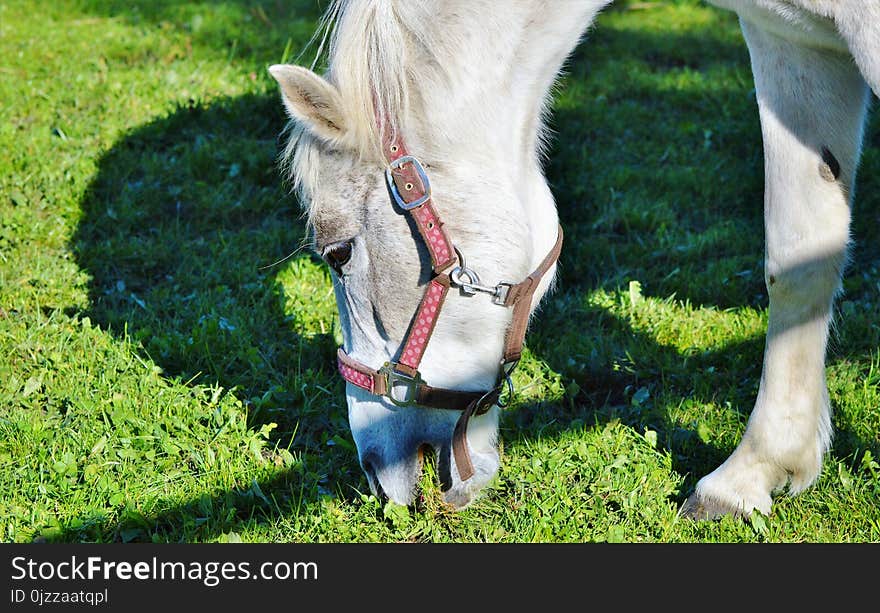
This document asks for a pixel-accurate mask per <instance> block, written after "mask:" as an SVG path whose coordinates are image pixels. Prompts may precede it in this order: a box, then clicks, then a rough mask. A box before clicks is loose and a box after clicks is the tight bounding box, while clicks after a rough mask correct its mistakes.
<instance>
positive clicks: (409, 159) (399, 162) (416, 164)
mask: <svg viewBox="0 0 880 613" xmlns="http://www.w3.org/2000/svg"><path fill="white" fill-rule="evenodd" d="M404 164H412V165H413V168H415V169H416V174H418V175H419V179H420V180H421V181H422V185H423V186H424V188H425V195H424V196H422V197H421V198H419V199H418V200H413V201H412V202H407V201H406V200H404V199H403V196H401V195H400V192H399V191H398V190H397V185H395V183H394V176H393V175H392V174H391V171H392V170H395V169H397V168H400V167H401V166H403V165H404ZM385 181H386V182H387V183H388V190H389V191H390V192H391V197H392V198H394V202H396V203H397V206H399V207H400V208H402V209H403V210H404V211H409V210H412V209H414V208H416V207H419V206H422V205H423V204H425V203H426V202H427V201H428V200H430V199H431V182H430V181H428V174H427V173H426V172H425V167H424V166H422V163H421V162H420V161H419V160H418V159H417V158H415V157H413V156H411V155H403V156H401V157H399V158H397V159H396V160H394V161H393V162H391V163H390V164H389V165H388V168H386V169H385Z"/></svg>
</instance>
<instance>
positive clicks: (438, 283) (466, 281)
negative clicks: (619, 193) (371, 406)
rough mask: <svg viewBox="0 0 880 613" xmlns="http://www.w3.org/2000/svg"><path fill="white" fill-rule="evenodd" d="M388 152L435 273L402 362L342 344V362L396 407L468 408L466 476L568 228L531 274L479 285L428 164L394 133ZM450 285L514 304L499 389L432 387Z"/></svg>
mask: <svg viewBox="0 0 880 613" xmlns="http://www.w3.org/2000/svg"><path fill="white" fill-rule="evenodd" d="M384 150H385V157H386V159H387V160H388V169H387V170H386V179H387V182H388V191H389V194H390V196H391V199H392V201H393V203H394V204H396V205H397V206H398V207H400V208H401V209H403V210H404V211H406V212H407V213H408V214H409V215H410V217H411V218H412V219H413V221H414V222H415V225H416V228H417V229H418V232H419V235H420V236H421V238H422V240H423V241H424V243H425V245H426V246H427V248H428V253H429V254H430V256H431V267H432V270H433V273H434V276H433V278H432V279H431V281H430V282H429V283H428V284H427V286H426V287H425V293H424V295H423V296H422V300H421V302H420V303H419V306H418V308H417V309H416V312H415V315H413V318H412V321H411V322H410V327H409V330H408V331H407V333H406V336H405V337H404V339H403V342H402V343H401V346H400V350H399V355H398V358H397V361H396V362H386V363H385V365H384V366H382V368H380V369H378V370H376V369H373V368H370V367H369V366H366V365H364V364H362V363H360V362H358V361H357V360H355V359H353V358H351V357H350V356H349V355H348V354H347V353H346V352H345V350H344V349H343V348H342V347H340V348H339V350H338V351H337V366H338V369H339V373H340V374H341V375H342V377H343V378H344V379H345V380H346V381H348V382H349V383H351V384H352V385H356V386H357V387H360V388H361V389H364V390H366V391H368V392H370V393H371V394H375V395H377V396H383V397H385V398H388V399H389V400H390V401H391V402H392V403H394V404H395V405H397V406H401V407H408V406H420V407H428V408H434V409H449V410H455V411H461V412H462V413H461V416H460V417H459V419H458V422H457V423H456V424H455V430H454V431H453V435H452V453H453V457H454V458H455V464H456V466H457V467H458V474H459V477H460V478H461V480H462V481H467V480H468V479H470V478H471V477H472V476H473V475H474V466H473V463H472V462H471V458H470V453H469V452H468V447H467V426H468V422H469V420H470V418H471V417H472V416H473V415H482V414H483V413H485V412H487V411H488V410H489V409H490V408H491V407H492V406H493V405H495V404H497V403H498V401H499V399H500V397H501V390H502V387H503V385H504V383H505V381H508V382H509V377H510V373H511V372H513V369H514V368H515V367H516V365H517V363H518V362H519V359H520V357H521V355H522V349H523V344H524V342H525V336H526V329H527V328H528V324H529V316H530V315H531V310H532V309H531V307H532V298H533V296H534V294H535V291H536V290H537V289H538V286H539V285H540V283H541V279H542V278H543V277H544V275H545V274H547V271H549V270H550V268H552V267H553V265H554V264H555V263H556V261H557V260H558V259H559V254H560V252H561V251H562V226H559V231H558V235H557V238H556V243H555V244H554V245H553V248H552V249H551V250H550V252H549V253H548V254H547V255H546V256H545V257H544V259H543V260H542V261H541V263H540V265H539V266H538V267H537V268H536V269H535V270H534V272H532V274H530V275H529V276H528V277H526V278H525V279H523V280H522V281H520V282H519V283H516V284H509V283H500V284H498V285H496V286H494V287H486V286H483V285H480V281H479V277H477V275H476V274H475V273H474V272H473V271H472V270H470V269H468V268H467V267H466V266H465V263H464V261H463V258H462V257H461V254H460V253H458V252H457V251H456V249H455V248H454V246H453V244H452V241H451V240H450V239H449V236H448V235H447V233H446V231H445V230H444V228H443V222H442V221H441V220H440V216H439V215H438V214H437V211H436V209H435V208H434V205H433V203H432V201H431V188H430V183H429V181H428V177H427V174H426V173H425V170H424V167H423V166H422V164H421V163H420V162H419V161H418V160H417V159H416V158H414V157H412V156H411V155H409V154H408V153H407V151H406V147H405V145H404V143H403V141H402V139H399V138H397V139H387V140H386V142H385V143H384ZM450 287H457V288H459V289H460V291H461V292H462V293H464V294H468V295H474V294H476V293H478V292H479V293H486V294H490V295H491V296H492V301H493V302H494V303H495V304H497V305H499V306H503V307H506V308H513V317H512V319H511V323H510V327H509V328H508V329H507V334H506V336H505V339H504V353H503V357H502V359H501V362H500V365H499V374H498V379H497V381H496V384H495V387H493V388H492V389H490V390H488V391H477V392H465V391H460V390H451V389H445V388H438V387H431V386H430V385H428V384H427V383H425V382H424V381H423V380H422V378H421V375H420V374H419V370H418V368H419V364H420V363H421V360H422V356H423V355H424V352H425V349H426V347H427V346H428V341H429V340H430V339H431V335H432V334H433V332H434V327H435V326H436V324H437V319H438V318H439V316H440V311H441V310H442V307H443V303H444V301H445V299H446V295H447V293H448V292H449V288H450Z"/></svg>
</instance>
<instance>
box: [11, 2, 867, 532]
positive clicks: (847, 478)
mask: <svg viewBox="0 0 880 613" xmlns="http://www.w3.org/2000/svg"><path fill="white" fill-rule="evenodd" d="M637 5H638V6H637V7H635V6H631V4H630V3H626V2H619V3H617V4H616V5H615V6H614V7H613V8H611V9H609V10H607V11H606V12H604V13H603V14H602V16H601V17H600V19H599V21H598V23H597V25H596V27H595V28H594V29H593V30H592V31H591V32H590V35H589V37H588V39H587V41H586V42H585V43H584V44H583V45H582V46H581V47H580V48H579V49H578V50H577V52H576V53H575V56H574V57H573V58H572V61H571V62H570V64H569V66H568V73H567V76H566V77H565V78H564V79H563V80H562V82H561V84H560V88H559V92H558V94H557V97H556V107H555V109H556V112H555V115H554V118H553V120H552V123H553V127H554V128H555V129H556V130H557V131H558V136H557V138H556V140H555V142H554V145H553V147H552V150H551V152H550V156H549V159H548V164H547V171H548V177H549V179H550V182H551V184H552V186H553V189H554V192H555V194H556V198H557V202H558V206H559V210H560V215H561V218H562V222H563V225H564V226H565V229H566V237H567V238H566V245H565V249H564V253H563V257H562V261H561V275H560V283H559V290H558V291H557V293H555V294H554V295H552V296H551V297H549V298H548V299H547V300H546V301H545V303H544V305H543V307H542V311H541V314H540V315H539V317H538V318H537V319H536V321H535V325H534V326H533V329H532V331H531V332H530V335H529V338H528V345H529V348H528V351H527V352H526V355H525V357H524V359H523V362H522V364H521V367H520V369H519V370H518V371H517V372H516V373H515V377H514V383H515V384H516V387H517V390H518V393H517V396H516V398H515V399H514V402H513V404H512V406H511V408H510V409H509V410H508V411H506V412H505V413H504V414H503V416H502V429H501V445H502V468H501V472H500V474H499V477H498V479H497V480H496V481H495V482H494V483H492V484H491V485H490V486H489V487H488V488H487V491H486V493H485V495H484V496H483V497H482V498H481V499H480V500H478V501H477V502H476V503H474V504H473V505H472V506H471V507H469V508H468V509H467V510H465V511H463V512H459V513H454V512H450V511H448V510H447V509H444V508H443V507H442V505H441V504H440V495H439V491H438V488H437V485H436V479H435V475H434V474H433V467H432V466H431V465H430V463H429V465H428V467H427V469H426V472H425V475H424V477H423V480H422V485H423V493H422V495H421V496H420V497H419V499H418V500H417V502H416V503H415V504H414V505H413V506H412V507H411V508H403V507H397V506H395V505H391V504H388V505H386V504H383V503H382V502H380V501H378V500H376V499H375V498H374V497H372V496H370V495H369V490H368V488H367V484H366V480H365V478H364V477H363V475H362V474H361V472H360V469H359V467H358V465H357V460H356V455H355V449H354V444H353V442H352V440H351V436H350V434H349V431H348V427H347V415H346V407H345V403H344V398H343V389H342V385H341V383H340V381H339V379H338V377H336V376H335V374H334V357H333V356H334V352H335V346H336V344H337V343H338V341H339V329H338V321H337V316H336V310H335V302H334V298H333V294H332V291H331V287H330V280H329V275H328V273H327V271H326V269H325V268H324V267H323V265H322V264H321V263H320V261H319V260H318V259H317V258H315V257H314V256H313V255H311V254H309V253H308V251H307V250H304V249H302V245H303V243H304V234H305V228H304V225H303V221H302V217H301V211H300V209H299V205H298V203H297V202H296V201H295V199H294V198H293V197H292V196H291V195H289V194H288V193H286V191H285V187H284V185H283V183H282V178H281V175H280V173H279V171H278V169H277V167H276V157H277V154H278V150H279V149H278V147H279V143H278V141H277V138H278V134H279V132H280V131H281V129H282V127H283V126H284V122H285V118H284V115H283V111H282V108H281V104H280V100H279V98H278V95H277V93H276V89H275V85H274V83H273V82H272V81H271V79H270V78H269V77H268V75H267V74H266V71H265V68H266V66H268V65H269V64H272V63H276V62H280V61H295V60H296V59H297V56H298V55H299V53H300V51H302V50H303V49H304V47H305V45H306V42H307V41H308V40H309V38H310V37H311V35H312V32H313V31H314V27H315V25H316V22H317V19H318V16H319V11H320V9H321V8H322V6H321V5H320V4H318V3H314V2H311V1H302V2H291V3H272V2H259V1H257V0H228V1H219V2H211V3H201V2H192V3H191V2H176V1H171V0H162V1H153V0H151V1H146V0H144V1H141V2H121V1H115V0H65V1H61V2H43V1H40V2H26V1H24V0H13V1H10V2H6V3H3V4H2V5H0V57H2V58H3V60H2V61H0V76H2V77H3V78H2V79H0V119H2V121H0V146H2V148H3V151H4V155H3V156H0V492H2V493H0V540H5V541H31V540H61V541H80V540H82V541H93V540H94V541H114V540H115V541H157V542H166V541H172V542H174V541H187V542H189V541H218V540H219V541H238V540H243V541H458V542H463V541H493V542H495V541H497V542H509V541H517V542H519V541H700V542H710V541H878V540H880V510H878V509H880V507H878V505H877V500H878V497H880V467H878V464H877V462H878V458H880V447H878V443H877V441H878V436H880V434H878V432H880V431H878V424H880V412H878V411H880V374H878V373H880V357H878V347H880V324H878V322H877V318H876V312H877V304H878V303H880V300H878V294H880V273H878V268H880V250H878V247H877V245H878V244H880V241H878V237H877V228H878V227H880V224H878V221H880V217H878V213H877V211H880V206H878V204H880V203H878V198H877V195H876V194H877V193H880V189H878V185H877V179H876V177H877V176H880V173H878V170H880V156H878V148H877V145H878V144H880V125H878V123H877V121H874V122H873V123H872V124H871V126H869V130H868V144H869V146H868V147H867V149H866V153H865V158H864V160H863V163H862V167H861V175H860V180H859V186H858V190H857V194H858V200H857V204H856V220H855V224H854V232H853V234H854V239H855V241H856V242H855V248H854V251H853V255H854V260H853V265H852V267H851V271H850V274H849V275H848V276H847V279H846V282H845V293H844V296H843V298H842V300H841V301H840V305H839V311H840V317H839V319H838V324H837V329H836V335H835V340H834V342H833V346H832V348H831V350H830V353H829V368H828V382H829V390H830V393H831V398H832V402H833V404H834V410H835V413H834V421H835V427H836V429H837V435H836V438H835V444H834V448H833V449H832V452H831V454H829V456H828V457H827V459H826V462H825V470H824V472H823V475H822V477H821V479H820V480H819V482H818V483H817V484H816V486H815V487H813V488H812V489H811V490H810V491H808V492H807V493H805V494H804V495H802V496H800V497H798V498H796V499H789V498H784V497H783V498H780V499H779V500H778V502H777V504H776V505H775V507H774V510H773V513H772V515H771V516H770V517H767V518H762V517H756V519H755V520H753V521H751V522H741V521H734V520H730V519H725V520H722V521H720V522H714V523H704V524H694V523H691V522H689V521H683V520H681V519H680V518H678V516H677V510H678V507H679V505H680V504H681V502H682V500H683V499H684V497H685V496H686V495H687V493H688V492H689V491H690V488H692V487H693V485H694V483H695V482H696V480H697V479H698V478H699V477H700V476H701V475H703V474H705V473H706V472H707V471H709V470H711V469H713V468H714V467H715V466H717V465H718V463H720V462H721V461H723V459H724V458H725V457H726V455H727V454H728V453H729V452H730V451H731V450H732V449H733V447H734V446H735V445H736V443H737V441H738V440H739V438H740V437H741V435H742V432H743V430H744V428H745V424H746V421H747V417H748V413H749V411H750V410H751V408H752V402H753V400H754V397H755V393H756V392H757V384H758V379H759V377H760V369H761V356H762V352H763V342H764V339H763V334H764V330H765V327H766V321H767V300H766V292H765V290H764V286H763V273H762V257H763V232H762V227H763V226H762V218H761V215H762V191H763V178H762V168H763V165H762V159H761V142H760V130H759V126H758V119H757V111H756V107H755V100H754V95H753V92H752V82H751V74H750V72H749V66H748V57H747V53H746V50H745V47H744V45H743V43H742V40H741V37H740V34H739V31H738V25H737V22H736V19H735V17H734V16H732V15H729V14H726V13H723V12H721V11H718V10H715V9H712V8H709V7H707V6H705V5H703V4H700V3H698V2H695V1H690V0H682V1H676V2H656V3H653V6H649V7H648V8H645V6H646V3H637ZM634 8H638V10H630V9H634ZM49 32H51V36H50V35H48V34H47V33H49ZM311 53H313V50H309V51H307V52H306V54H305V55H304V56H303V57H302V58H301V59H300V61H301V62H302V63H309V62H310V61H311Z"/></svg>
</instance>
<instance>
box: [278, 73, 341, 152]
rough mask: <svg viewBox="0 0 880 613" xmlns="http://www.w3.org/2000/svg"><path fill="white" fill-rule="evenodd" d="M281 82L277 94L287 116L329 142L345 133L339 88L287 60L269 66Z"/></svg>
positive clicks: (338, 139)
mask: <svg viewBox="0 0 880 613" xmlns="http://www.w3.org/2000/svg"><path fill="white" fill-rule="evenodd" d="M269 73H270V74H271V75H272V76H273V77H275V80H276V81H278V85H280V86H281V97H282V99H283V100H284V106H285V107H286V108H287V112H288V113H289V114H290V116H291V118H293V119H294V120H295V121H298V122H300V123H302V124H304V125H305V127H306V129H307V130H308V131H309V132H311V133H312V134H314V135H315V136H317V137H319V138H322V139H324V140H327V141H331V142H338V141H340V140H342V138H343V137H344V136H345V133H346V126H345V118H344V117H343V114H342V98H341V97H340V95H339V90H337V89H336V87H335V86H334V85H333V84H331V83H329V82H328V81H327V80H326V79H323V78H322V77H320V76H318V75H316V74H315V73H314V72H312V71H311V70H308V69H306V68H303V67H301V66H293V65H290V64H275V65H274V66H269Z"/></svg>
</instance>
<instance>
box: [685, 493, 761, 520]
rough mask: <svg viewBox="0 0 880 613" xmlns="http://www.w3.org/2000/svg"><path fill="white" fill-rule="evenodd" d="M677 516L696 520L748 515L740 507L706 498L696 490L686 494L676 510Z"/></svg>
mask: <svg viewBox="0 0 880 613" xmlns="http://www.w3.org/2000/svg"><path fill="white" fill-rule="evenodd" d="M678 514H679V516H681V517H686V518H687V519H693V520H696V521H712V520H716V519H721V518H722V517H724V516H725V515H730V516H731V517H736V518H742V517H745V516H746V515H748V514H747V513H743V510H742V507H735V506H733V505H729V504H724V503H723V502H720V501H718V500H713V499H707V498H704V497H702V496H700V495H698V494H697V493H696V492H694V493H693V494H691V495H690V496H688V498H687V500H685V501H684V504H683V505H682V506H681V510H680V511H679V512H678Z"/></svg>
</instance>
